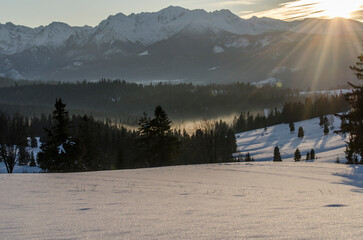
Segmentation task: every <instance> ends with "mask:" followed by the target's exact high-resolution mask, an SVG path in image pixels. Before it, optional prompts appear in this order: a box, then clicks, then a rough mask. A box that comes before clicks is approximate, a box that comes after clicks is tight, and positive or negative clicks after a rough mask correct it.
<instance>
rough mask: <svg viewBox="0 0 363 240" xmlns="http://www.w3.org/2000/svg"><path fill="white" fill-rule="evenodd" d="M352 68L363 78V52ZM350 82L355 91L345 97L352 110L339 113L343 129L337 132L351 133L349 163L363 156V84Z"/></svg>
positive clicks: (347, 150) (358, 76) (348, 153)
mask: <svg viewBox="0 0 363 240" xmlns="http://www.w3.org/2000/svg"><path fill="white" fill-rule="evenodd" d="M350 69H351V70H352V71H353V73H354V74H355V76H356V77H357V80H363V54H361V55H360V56H358V62H356V64H355V66H351V67H350ZM348 84H349V85H350V86H351V87H353V91H352V92H349V93H347V94H346V95H345V99H346V101H347V102H348V103H349V105H350V111H349V112H348V113H345V114H341V115H338V116H339V117H340V118H341V120H342V124H341V129H340V130H339V131H336V133H343V134H344V133H349V141H348V142H347V145H346V151H345V155H346V158H347V160H348V163H358V160H357V159H358V156H360V157H363V86H362V85H355V84H352V83H350V82H348ZM361 161H362V160H361Z"/></svg>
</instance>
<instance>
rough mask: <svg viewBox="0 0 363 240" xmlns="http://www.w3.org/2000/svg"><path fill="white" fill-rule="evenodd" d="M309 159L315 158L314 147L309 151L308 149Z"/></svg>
mask: <svg viewBox="0 0 363 240" xmlns="http://www.w3.org/2000/svg"><path fill="white" fill-rule="evenodd" d="M310 159H311V160H314V159H315V150H314V149H311V151H310Z"/></svg>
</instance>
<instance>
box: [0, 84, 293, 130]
mask: <svg viewBox="0 0 363 240" xmlns="http://www.w3.org/2000/svg"><path fill="white" fill-rule="evenodd" d="M294 96H297V92H296V91H293V90H290V89H283V88H278V87H275V86H264V87H262V88H257V87H255V86H252V85H250V84H245V83H235V84H227V85H217V84H211V85H192V84H178V85H172V84H157V85H140V84H135V83H128V82H126V81H120V80H115V81H111V80H101V81H99V82H94V83H92V82H86V81H84V82H81V83H54V82H53V83H36V84H32V85H31V84H29V85H24V86H20V85H17V86H16V85H13V86H12V87H3V88H0V108H1V109H3V110H4V111H7V112H12V113H14V112H16V111H17V112H21V113H22V114H23V115H28V116H32V115H33V113H36V114H37V115H40V114H41V113H44V112H50V111H52V109H53V104H54V100H55V99H56V98H59V97H61V98H62V99H63V101H64V102H67V104H68V106H69V108H68V110H69V111H70V112H71V113H72V114H80V115H83V114H85V113H87V114H91V115H93V116H94V117H96V118H99V117H100V116H101V117H102V118H104V117H109V118H113V117H118V118H120V119H122V120H123V121H124V122H125V121H126V120H127V119H128V118H130V119H133V120H134V123H135V125H136V123H137V117H139V116H140V115H141V114H142V113H143V112H146V113H148V114H152V112H153V111H154V107H155V106H157V105H158V104H159V103H163V108H164V109H165V111H166V112H168V114H169V115H170V117H172V118H174V119H176V118H177V119H190V118H199V119H200V118H203V117H206V118H209V117H216V116H220V115H224V114H231V113H235V112H241V111H252V110H255V109H263V108H273V107H276V106H281V105H282V104H283V103H284V102H286V101H287V100H288V99H289V98H293V97H294ZM125 123H126V122H125Z"/></svg>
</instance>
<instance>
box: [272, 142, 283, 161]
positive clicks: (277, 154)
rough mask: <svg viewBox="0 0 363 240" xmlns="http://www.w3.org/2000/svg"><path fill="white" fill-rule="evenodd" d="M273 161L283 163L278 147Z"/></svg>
mask: <svg viewBox="0 0 363 240" xmlns="http://www.w3.org/2000/svg"><path fill="white" fill-rule="evenodd" d="M273 161H274V162H282V159H281V155H280V149H279V146H276V147H275V149H274V157H273Z"/></svg>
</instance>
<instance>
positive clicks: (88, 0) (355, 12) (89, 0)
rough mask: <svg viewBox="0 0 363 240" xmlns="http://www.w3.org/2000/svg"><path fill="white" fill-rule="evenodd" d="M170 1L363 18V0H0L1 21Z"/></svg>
mask: <svg viewBox="0 0 363 240" xmlns="http://www.w3.org/2000/svg"><path fill="white" fill-rule="evenodd" d="M170 5H172V6H180V7H184V8H188V9H205V10H207V11H214V10H220V9H229V10H231V11H232V12H233V13H234V14H236V15H239V16H240V17H242V18H250V17H252V16H254V15H255V16H258V17H262V16H265V17H272V18H277V19H283V20H294V19H301V18H306V17H320V18H332V17H346V18H352V19H356V20H359V21H363V0H0V23H6V22H12V23H14V24H21V25H25V26H30V27H36V26H40V25H47V24H49V23H51V22H53V21H60V22H65V23H68V24H69V25H72V26H83V25H90V26H96V25H98V24H99V23H100V22H101V21H102V20H104V19H106V18H107V17H108V16H109V15H114V14H116V13H120V12H122V13H124V14H127V15H128V14H131V13H140V12H155V11H159V10H161V9H163V8H165V7H168V6H170Z"/></svg>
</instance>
